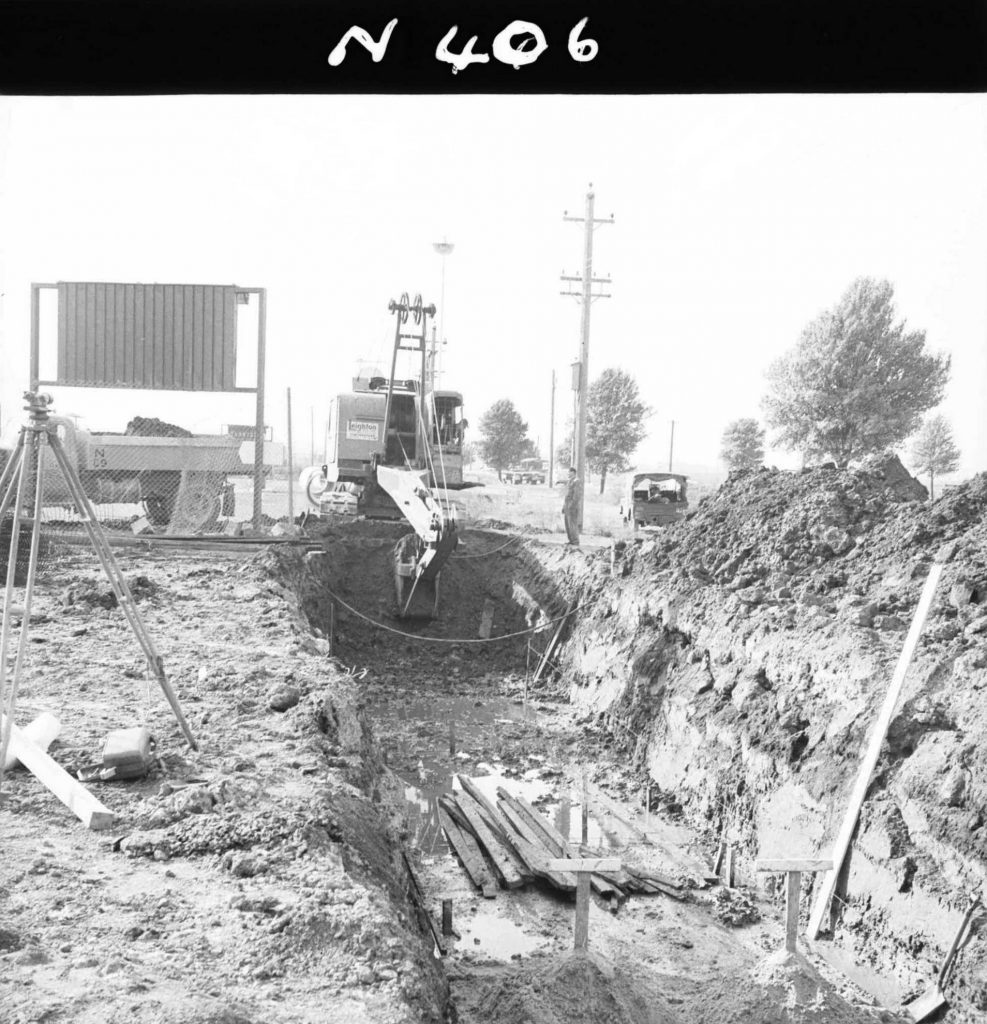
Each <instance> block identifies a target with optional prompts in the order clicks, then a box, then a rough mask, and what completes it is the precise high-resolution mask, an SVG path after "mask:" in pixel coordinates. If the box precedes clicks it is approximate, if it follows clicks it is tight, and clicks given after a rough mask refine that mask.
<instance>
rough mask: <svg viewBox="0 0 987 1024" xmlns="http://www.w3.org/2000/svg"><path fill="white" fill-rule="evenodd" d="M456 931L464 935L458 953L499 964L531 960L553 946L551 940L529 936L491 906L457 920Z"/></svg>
mask: <svg viewBox="0 0 987 1024" xmlns="http://www.w3.org/2000/svg"><path fill="white" fill-rule="evenodd" d="M497 902H500V901H497ZM456 928H457V930H458V931H459V933H460V935H462V939H461V940H460V941H459V942H458V943H457V944H456V950H457V952H459V953H461V954H462V955H464V956H468V955H469V954H470V953H471V952H473V953H479V954H482V955H483V956H484V957H490V958H493V959H495V960H510V958H511V957H512V956H517V955H521V956H527V955H528V954H530V953H534V952H535V951H536V950H539V949H543V948H545V947H546V946H547V945H548V944H549V940H548V938H546V937H545V936H543V935H529V934H528V933H527V932H526V931H525V930H524V928H525V926H524V924H523V923H521V922H519V921H513V920H510V919H509V918H506V917H504V916H503V910H502V909H501V908H497V907H495V906H493V905H490V904H478V905H477V910H476V913H475V914H473V913H471V914H470V915H469V916H468V917H467V916H464V917H462V918H460V919H458V920H457V922H456Z"/></svg>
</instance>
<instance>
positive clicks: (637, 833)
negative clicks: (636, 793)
mask: <svg viewBox="0 0 987 1024" xmlns="http://www.w3.org/2000/svg"><path fill="white" fill-rule="evenodd" d="M586 790H587V792H588V793H589V795H590V799H591V800H592V802H593V803H595V804H597V805H598V806H599V807H602V808H603V809H604V810H605V811H607V812H608V813H609V814H612V815H613V816H614V817H615V818H616V819H617V820H618V821H619V822H621V823H622V824H624V825H626V826H627V828H628V829H630V831H631V835H633V836H634V838H635V839H637V840H639V841H640V842H642V843H650V842H651V838H650V837H649V836H648V834H647V833H646V832H644V831H643V830H642V829H640V828H638V826H637V825H635V824H634V822H633V821H631V819H630V818H629V817H628V812H627V811H625V810H624V809H623V808H622V807H620V806H619V805H618V804H617V802H616V801H615V800H613V799H611V798H610V797H609V796H607V794H606V793H604V792H603V790H602V789H600V787H599V786H597V785H595V784H594V783H592V782H590V781H589V779H587V780H586Z"/></svg>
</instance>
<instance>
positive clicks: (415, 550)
mask: <svg viewBox="0 0 987 1024" xmlns="http://www.w3.org/2000/svg"><path fill="white" fill-rule="evenodd" d="M458 542H459V538H458V537H457V536H456V531H455V529H454V528H452V529H449V530H447V531H446V532H445V533H444V534H443V536H442V539H441V540H440V541H439V542H438V544H437V545H435V546H434V547H428V546H426V545H425V544H424V543H423V542H422V540H421V538H420V537H419V536H418V535H417V534H414V533H407V534H405V535H404V536H403V537H402V538H401V539H400V540H399V541H398V542H397V544H396V545H395V547H394V592H395V597H396V598H397V605H398V617H399V618H402V619H434V618H436V617H437V615H438V613H439V570H440V569H441V568H442V566H443V565H444V564H445V562H446V560H447V559H448V558H449V556H450V555H451V554H452V552H453V551H454V550H455V548H456V545H457V544H458Z"/></svg>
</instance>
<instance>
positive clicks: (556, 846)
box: [497, 786, 569, 857]
mask: <svg viewBox="0 0 987 1024" xmlns="http://www.w3.org/2000/svg"><path fill="white" fill-rule="evenodd" d="M497 795H498V796H499V797H500V798H501V799H502V800H504V801H505V802H506V803H508V804H511V805H512V806H513V807H514V809H515V810H517V811H518V812H519V813H521V814H524V816H525V817H526V818H527V820H528V821H529V822H530V823H531V825H532V826H533V827H534V828H536V829H537V830H538V831H539V832H540V833H541V834H542V835H543V836H544V837H545V846H546V847H548V849H550V850H552V851H553V853H554V854H555V856H556V857H561V856H562V855H563V854H564V853H565V852H566V850H567V849H568V846H569V841H568V840H567V839H566V837H565V836H563V835H562V833H561V832H559V830H558V829H557V828H556V827H555V826H554V825H553V824H552V823H551V822H550V821H549V820H548V819H547V818H545V817H543V816H542V815H541V814H539V813H538V812H537V811H536V810H535V809H534V807H532V806H531V804H529V803H528V801H527V800H525V799H524V797H521V796H511V794H510V793H508V792H507V790H506V789H504V788H503V787H502V786H499V787H498V788H497Z"/></svg>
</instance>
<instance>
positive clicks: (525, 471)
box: [503, 459, 547, 484]
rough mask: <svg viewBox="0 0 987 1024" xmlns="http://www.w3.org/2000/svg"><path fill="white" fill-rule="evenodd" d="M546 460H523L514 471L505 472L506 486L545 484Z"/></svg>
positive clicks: (507, 470)
mask: <svg viewBox="0 0 987 1024" xmlns="http://www.w3.org/2000/svg"><path fill="white" fill-rule="evenodd" d="M546 473H547V471H546V468H545V460H544V459H522V460H521V461H520V462H519V463H518V464H517V466H515V467H514V468H513V469H506V470H504V475H503V479H504V483H506V484H543V483H545V478H546Z"/></svg>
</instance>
